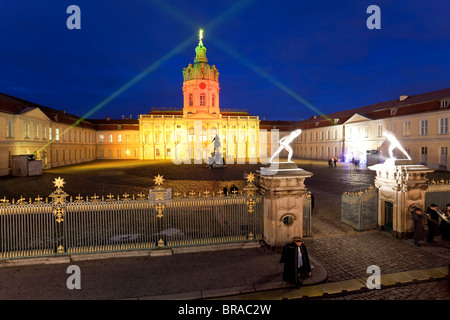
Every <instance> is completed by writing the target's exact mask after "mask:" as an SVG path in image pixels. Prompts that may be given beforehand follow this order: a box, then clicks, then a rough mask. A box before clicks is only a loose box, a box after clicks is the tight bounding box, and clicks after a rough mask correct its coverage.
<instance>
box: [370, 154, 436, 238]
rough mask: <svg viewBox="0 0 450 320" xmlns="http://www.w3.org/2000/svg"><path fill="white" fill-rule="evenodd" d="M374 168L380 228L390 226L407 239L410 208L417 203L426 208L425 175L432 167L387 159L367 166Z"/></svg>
mask: <svg viewBox="0 0 450 320" xmlns="http://www.w3.org/2000/svg"><path fill="white" fill-rule="evenodd" d="M369 169H371V170H374V171H376V178H375V187H377V188H378V222H377V227H378V228H379V229H387V230H390V229H392V232H393V235H394V236H395V237H396V238H399V239H401V238H409V237H410V236H411V235H412V233H413V230H414V223H413V220H412V219H411V213H410V210H411V208H412V207H413V206H417V207H419V208H421V209H422V210H424V209H425V192H426V190H427V188H428V181H427V178H426V174H427V173H429V172H433V171H434V170H432V169H430V168H428V167H427V166H424V165H415V164H413V163H412V161H411V160H396V159H388V160H386V161H385V162H384V163H383V164H376V165H373V166H370V167H369Z"/></svg>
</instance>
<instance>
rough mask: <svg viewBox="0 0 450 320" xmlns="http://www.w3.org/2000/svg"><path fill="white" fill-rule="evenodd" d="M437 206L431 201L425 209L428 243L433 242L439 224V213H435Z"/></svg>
mask: <svg viewBox="0 0 450 320" xmlns="http://www.w3.org/2000/svg"><path fill="white" fill-rule="evenodd" d="M437 210H438V207H437V205H436V204H434V203H432V204H430V206H429V207H428V209H427V220H428V221H427V223H428V236H427V242H428V243H435V242H436V241H434V236H435V235H436V231H437V229H438V226H439V215H438V213H437Z"/></svg>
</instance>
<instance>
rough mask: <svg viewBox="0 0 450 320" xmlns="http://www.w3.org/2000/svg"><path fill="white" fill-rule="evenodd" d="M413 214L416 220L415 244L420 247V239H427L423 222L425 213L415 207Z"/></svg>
mask: <svg viewBox="0 0 450 320" xmlns="http://www.w3.org/2000/svg"><path fill="white" fill-rule="evenodd" d="M411 215H412V219H413V221H414V245H416V246H418V247H420V241H421V240H424V239H425V227H424V223H423V221H424V218H425V215H424V214H423V213H422V210H420V208H417V207H416V208H414V209H413V211H412V212H411Z"/></svg>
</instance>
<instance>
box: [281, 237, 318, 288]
mask: <svg viewBox="0 0 450 320" xmlns="http://www.w3.org/2000/svg"><path fill="white" fill-rule="evenodd" d="M280 263H284V268H283V281H285V282H288V283H292V284H294V285H295V286H296V288H300V283H301V280H303V279H304V278H307V277H308V276H309V275H310V274H311V264H310V262H309V255H308V250H307V249H306V246H305V244H304V243H303V240H302V238H300V237H294V238H293V239H292V242H291V243H288V244H286V245H284V247H283V252H282V254H281V259H280Z"/></svg>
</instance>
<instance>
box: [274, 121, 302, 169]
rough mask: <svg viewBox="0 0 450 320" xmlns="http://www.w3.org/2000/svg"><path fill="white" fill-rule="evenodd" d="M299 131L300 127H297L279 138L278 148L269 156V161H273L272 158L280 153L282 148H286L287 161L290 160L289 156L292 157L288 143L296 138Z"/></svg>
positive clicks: (300, 131)
mask: <svg viewBox="0 0 450 320" xmlns="http://www.w3.org/2000/svg"><path fill="white" fill-rule="evenodd" d="M300 133H302V130H301V129H297V130H294V131H292V132H291V133H290V134H289V135H287V136H284V137H283V138H281V139H280V146H279V147H278V149H277V150H276V151H275V152H274V153H273V155H272V156H271V157H270V160H269V162H270V163H273V159H274V158H275V157H276V156H277V155H279V154H280V152H281V151H283V149H286V150H287V152H288V153H289V154H288V162H292V161H291V158H292V148H291V147H290V146H289V144H290V143H291V142H292V141H293V140H294V139H295V138H297V137H298V136H299V135H300Z"/></svg>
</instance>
